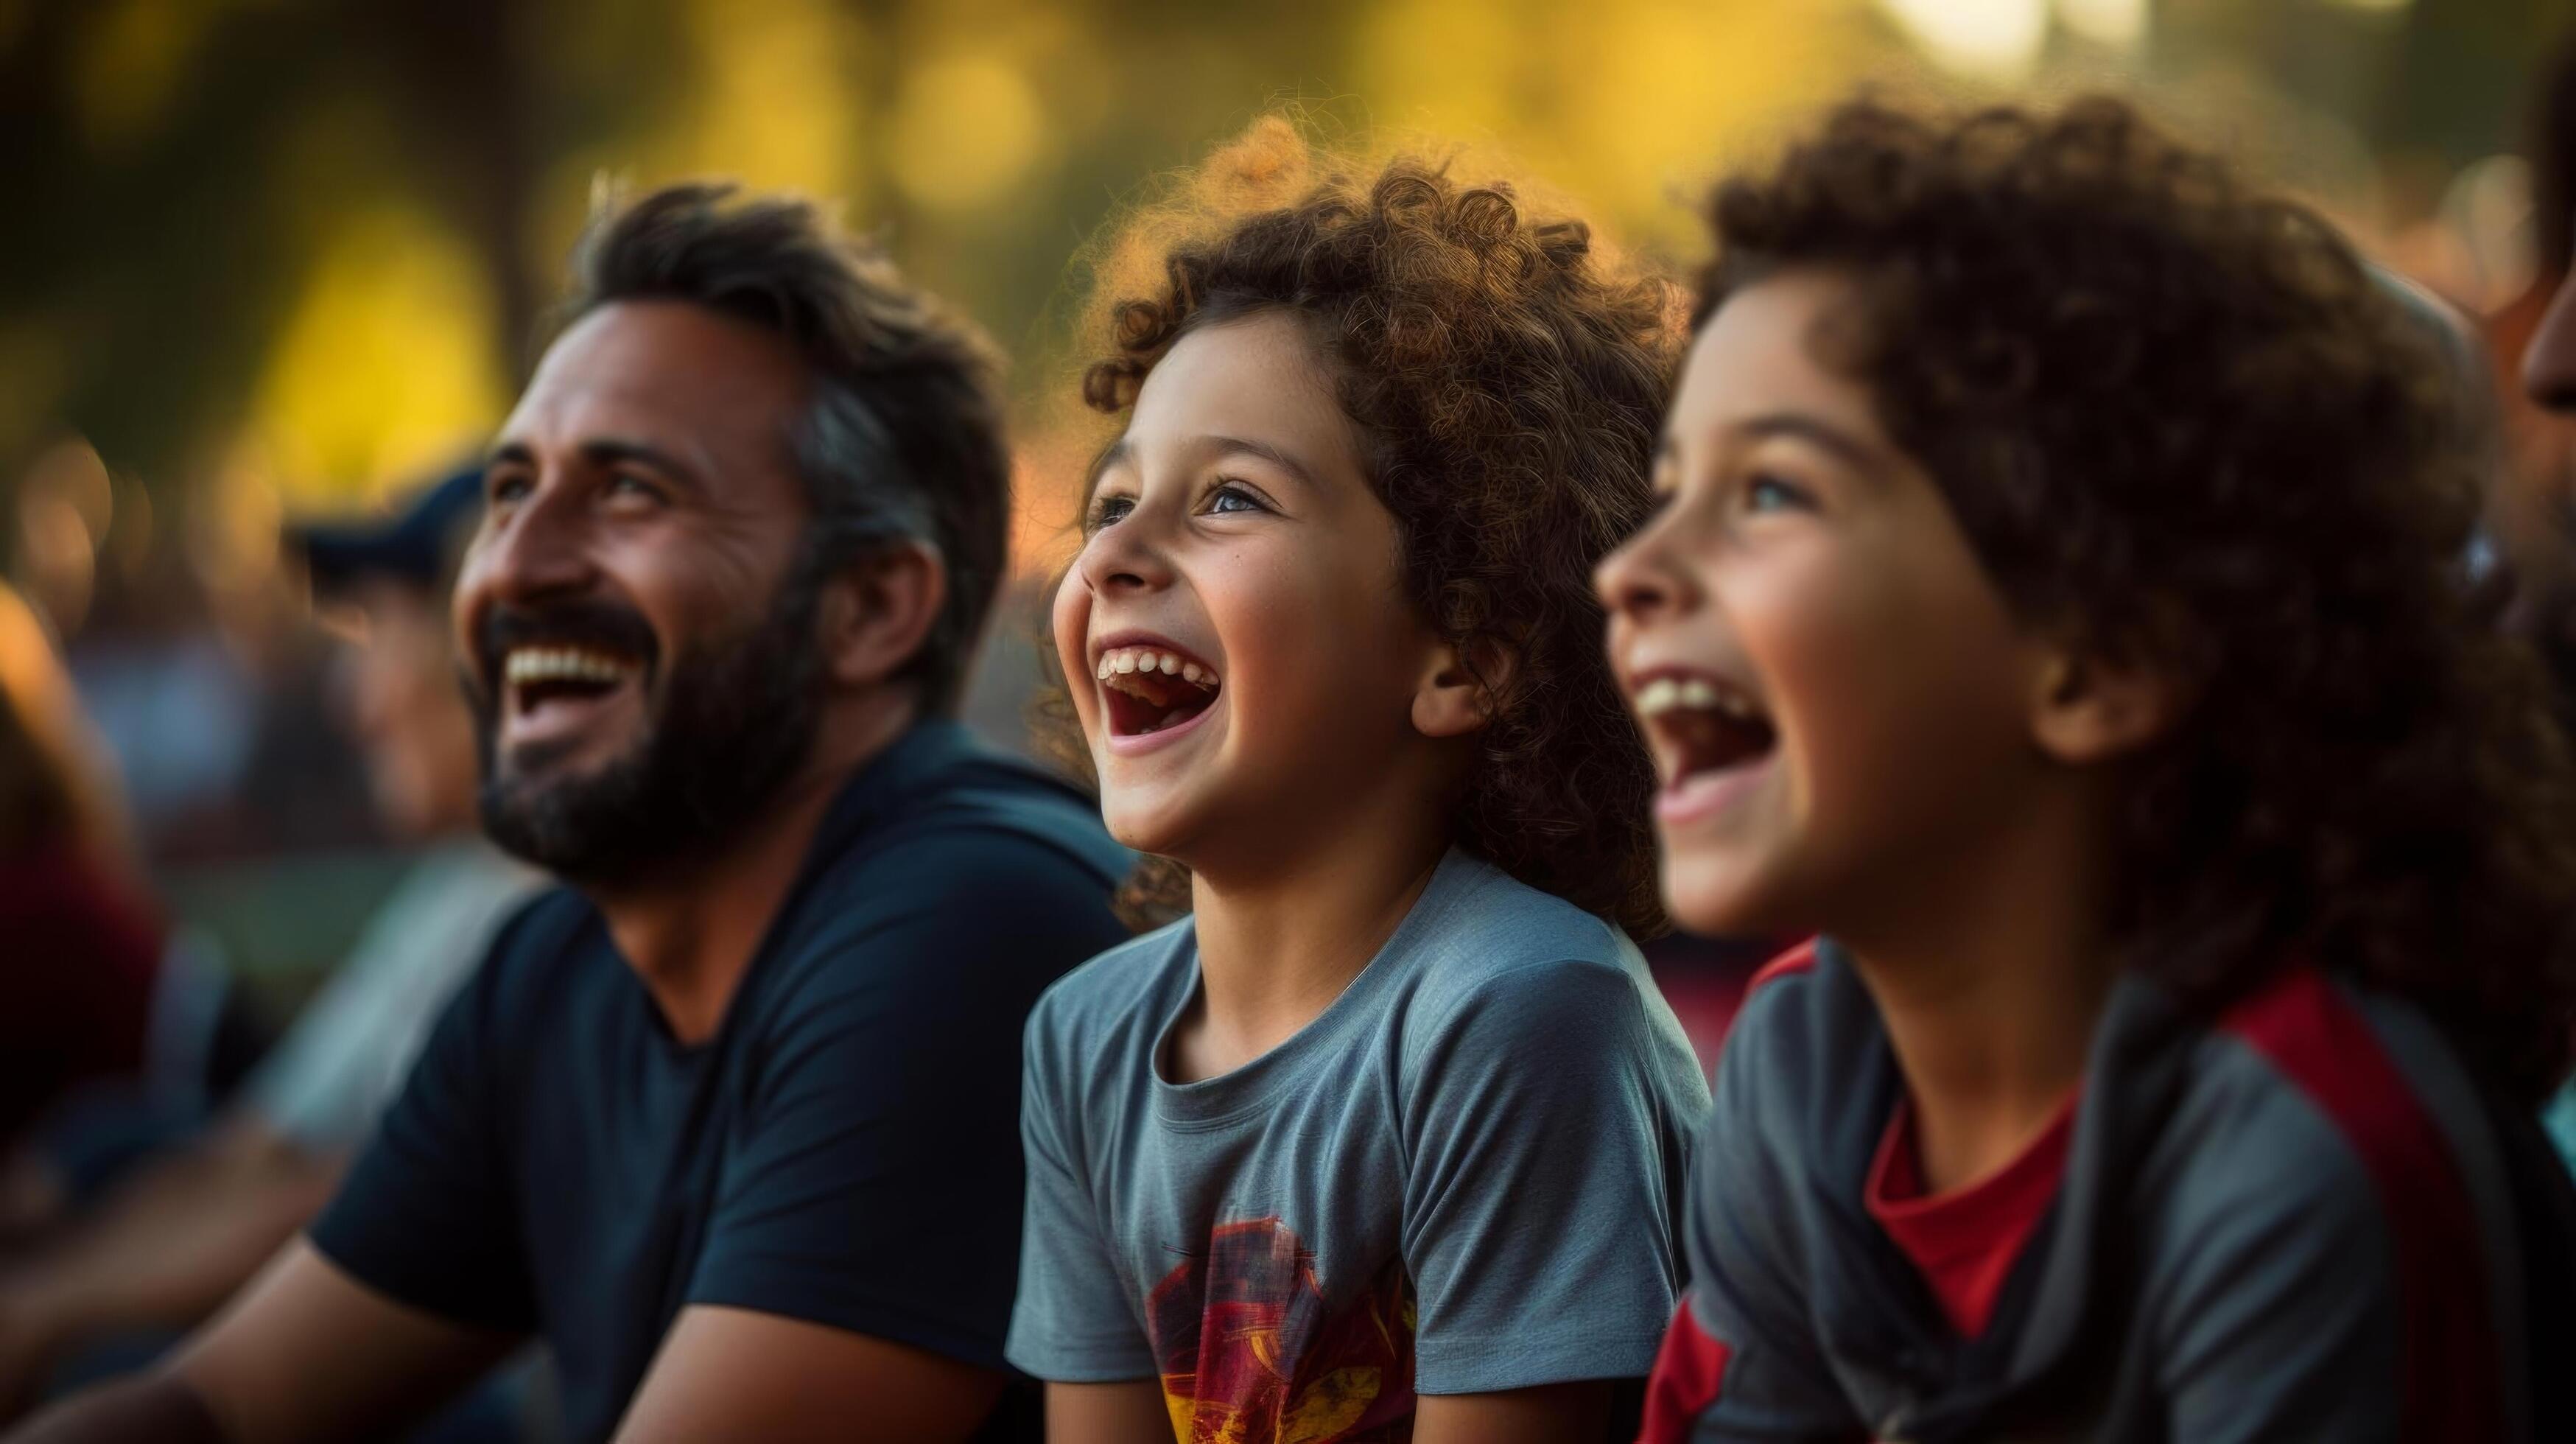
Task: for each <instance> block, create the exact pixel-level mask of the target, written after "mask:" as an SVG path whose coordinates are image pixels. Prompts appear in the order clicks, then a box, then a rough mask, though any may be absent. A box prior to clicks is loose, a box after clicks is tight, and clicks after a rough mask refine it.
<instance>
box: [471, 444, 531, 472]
mask: <svg viewBox="0 0 2576 1444" xmlns="http://www.w3.org/2000/svg"><path fill="white" fill-rule="evenodd" d="M536 460H537V456H536V453H535V452H533V451H530V450H528V444H527V443H526V442H524V441H504V442H500V443H498V444H497V445H495V446H494V447H493V448H492V449H491V450H489V451H486V452H484V453H483V469H484V470H485V471H490V470H491V469H492V468H493V467H496V466H499V465H501V464H502V463H503V462H508V463H509V464H510V465H512V466H533V465H535V464H536Z"/></svg>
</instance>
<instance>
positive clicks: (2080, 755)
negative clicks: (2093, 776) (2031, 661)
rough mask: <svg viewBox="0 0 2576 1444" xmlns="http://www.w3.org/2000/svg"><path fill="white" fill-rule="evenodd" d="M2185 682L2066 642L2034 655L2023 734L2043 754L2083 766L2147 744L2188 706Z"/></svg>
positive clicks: (2188, 689)
mask: <svg viewBox="0 0 2576 1444" xmlns="http://www.w3.org/2000/svg"><path fill="white" fill-rule="evenodd" d="M2194 690H2195V689H2194V688H2192V687H2191V686H2190V685H2189V684H2187V683H2186V682H2184V681H2182V680H2181V679H2180V678H2178V677H2177V676H2176V675H2175V674H2174V673H2173V672H2172V671H2171V670H2170V669H2168V668H2164V667H2158V666H2154V665H2151V664H2149V663H2148V662H2146V661H2145V660H2143V659H2136V658H2126V659H2124V658H2119V657H2113V656H2109V655H2106V654H2104V653H2102V652H2098V651H2091V650H2078V649H2076V648H2074V647H2053V648H2051V649H2050V650H2049V651H2048V652H2047V653H2046V654H2045V655H2044V656H2042V657H2041V658H2040V660H2039V666H2038V668H2037V673H2036V676H2035V679H2034V685H2033V688H2032V694H2033V695H2032V698H2031V715H2030V730H2031V740H2032V741H2034V742H2037V743H2038V744H2039V750H2040V751H2042V752H2044V753H2046V754H2047V755H2048V756H2049V757H2050V758H2051V759H2053V760H2055V761H2058V762H2063V763H2065V764H2067V765H2069V766H2074V767H2083V766H2089V765H2092V764H2094V763H2100V762H2110V761H2114V760H2116V759H2118V758H2121V757H2125V756H2127V755H2128V754H2130V753H2132V752H2136V751H2138V750H2139V749H2141V748H2144V747H2146V746H2148V745H2149V744H2151V743H2153V742H2154V741H2155V740H2156V739H2157V738H2159V737H2162V736H2163V735H2164V734H2165V733H2166V732H2167V731H2168V730H2170V729H2171V728H2172V727H2173V725H2174V724H2175V722H2177V721H2178V720H2180V718H2181V716H2182V714H2183V712H2184V711H2185V710H2187V709H2188V708H2189V706H2190V705H2191V699H2192V693H2193V692H2194Z"/></svg>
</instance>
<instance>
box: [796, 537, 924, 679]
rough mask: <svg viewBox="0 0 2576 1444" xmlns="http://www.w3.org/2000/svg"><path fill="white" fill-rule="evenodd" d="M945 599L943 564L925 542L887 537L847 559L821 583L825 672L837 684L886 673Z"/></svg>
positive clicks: (907, 656)
mask: <svg viewBox="0 0 2576 1444" xmlns="http://www.w3.org/2000/svg"><path fill="white" fill-rule="evenodd" d="M947 600H948V566H947V564H946V563H945V562H943V561H941V560H940V557H939V549H938V548H937V547H934V546H932V545H931V544H930V543H928V542H925V541H915V540H905V541H898V542H891V543H888V544H887V545H885V546H881V547H878V548H875V549H874V550H872V551H870V552H868V553H867V554H866V555H864V556H861V557H860V558H859V559H857V560H856V561H853V562H851V563H850V564H849V565H848V566H845V567H843V568H842V569H841V570H840V571H839V572H837V573H835V574H834V575H833V577H832V579H831V581H829V582H828V583H826V584H825V585H824V588H823V599H822V615H821V618H820V620H819V623H818V626H819V629H820V631H821V634H822V635H821V638H820V641H821V643H822V647H823V667H824V670H825V673H826V675H828V676H829V677H830V678H831V679H832V680H833V681H834V682H836V683H838V684H840V685H841V686H844V687H872V686H875V685H877V684H878V683H880V682H883V681H885V680H886V679H887V678H889V677H892V676H894V675H895V674H896V673H898V672H900V671H902V670H903V669H904V667H905V666H906V665H907V664H909V663H910V662H911V661H912V659H913V656H914V655H915V654H916V653H918V652H919V651H920V650H921V644H922V640H923V639H924V638H926V637H928V636H929V635H930V629H931V628H932V627H934V626H936V625H937V624H938V622H939V611H940V608H941V606H942V605H944V604H945V603H946V602H947Z"/></svg>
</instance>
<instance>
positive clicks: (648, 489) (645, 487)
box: [608, 471, 662, 501]
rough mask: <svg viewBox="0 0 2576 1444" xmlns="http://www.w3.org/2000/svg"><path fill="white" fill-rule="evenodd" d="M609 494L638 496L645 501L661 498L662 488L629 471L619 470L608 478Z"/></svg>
mask: <svg viewBox="0 0 2576 1444" xmlns="http://www.w3.org/2000/svg"><path fill="white" fill-rule="evenodd" d="M608 494H609V495H610V496H631V497H640V498H642V499H644V500H646V501H659V500H661V499H662V488H660V487H658V486H655V485H654V484H653V483H651V482H649V481H646V480H645V479H644V478H642V477H640V476H636V475H634V474H633V473H631V472H622V471H621V472H619V473H618V474H617V475H615V476H612V477H610V478H609V479H608Z"/></svg>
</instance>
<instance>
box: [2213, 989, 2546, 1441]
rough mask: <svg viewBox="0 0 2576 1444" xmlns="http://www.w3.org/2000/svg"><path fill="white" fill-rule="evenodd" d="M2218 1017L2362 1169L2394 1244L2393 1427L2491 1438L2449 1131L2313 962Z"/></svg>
mask: <svg viewBox="0 0 2576 1444" xmlns="http://www.w3.org/2000/svg"><path fill="white" fill-rule="evenodd" d="M2222 1026H2224V1027H2225V1028H2226V1029H2227V1030H2228V1031H2230V1032H2233V1033H2235V1034H2236V1035H2237V1036H2238V1037H2240V1038H2242V1039H2244V1040H2245V1041H2246V1042H2247V1043H2248V1044H2250V1045H2252V1046H2253V1047H2254V1048H2255V1049H2257V1050H2258V1051H2260V1052H2261V1053H2262V1054H2263V1055H2264V1056H2265V1057H2267V1058H2269V1059H2270V1060H2271V1061H2272V1063H2273V1066H2275V1067H2277V1068H2279V1069H2280V1070H2281V1072H2282V1073H2283V1074H2285V1075H2287V1076H2288V1077H2289V1078H2290V1080H2291V1081H2292V1082H2294V1083H2296V1084H2297V1085H2298V1087H2299V1088H2300V1089H2301V1090H2302V1091H2303V1092H2305V1093H2306V1094H2307V1095H2308V1096H2309V1098H2311V1099H2312V1100H2314V1101H2315V1103H2316V1104H2317V1106H2318V1107H2319V1108H2320V1109H2322V1110H2323V1111H2324V1112H2325V1114H2326V1116H2327V1117H2329V1118H2331V1119H2332V1120H2334V1123H2335V1125H2336V1126H2337V1127H2338V1128H2339V1129H2341V1130H2342V1133H2343V1136H2344V1139H2345V1141H2346V1142H2347V1143H2349V1144H2350V1145H2351V1146H2352V1149H2353V1151H2354V1152H2355V1153H2356V1154H2358V1155H2359V1156H2360V1158H2361V1161H2362V1166H2363V1167H2364V1168H2365V1169H2366V1170H2367V1171H2368V1172H2369V1174H2370V1178H2371V1182H2372V1184H2373V1186H2374V1187H2375V1189H2376V1191H2377V1193H2378V1195H2379V1203H2380V1210H2381V1212H2382V1214H2383V1215H2384V1216H2385V1217H2386V1218H2387V1220H2388V1227H2389V1230H2390V1232H2391V1233H2392V1234H2393V1235H2394V1237H2393V1238H2392V1240H2391V1242H2392V1244H2393V1245H2394V1247H2395V1250H2396V1255H2397V1286H2398V1291H2399V1298H2398V1313H2399V1317H2400V1318H2401V1320H2402V1321H2403V1322H2402V1327H2403V1329H2404V1333H2403V1335H2402V1339H2403V1347H2404V1349H2405V1355H2406V1357H2405V1358H2404V1360H2402V1361H2401V1363H2400V1369H2401V1371H2402V1377H2401V1379H2400V1381H2399V1383H2400V1398H2401V1400H2402V1403H2401V1405H2400V1409H2399V1414H2398V1425H2399V1428H2398V1435H2399V1437H2400V1438H2402V1439H2406V1440H2409V1441H2415V1440H2460V1439H2495V1438H2501V1437H2502V1436H2503V1432H2504V1428H2503V1420H2502V1418H2501V1417H2500V1415H2499V1413H2498V1411H2497V1408H2496V1391H2497V1389H2498V1388H2499V1387H2500V1386H2501V1385H2502V1382H2503V1380H2502V1377H2501V1372H2500V1364H2499V1358H2498V1351H2497V1348H2496V1339H2495V1325H2494V1318H2493V1316H2492V1315H2491V1314H2490V1313H2489V1312H2488V1308H2487V1292H2486V1286H2487V1279H2486V1273H2485V1271H2484V1270H2483V1269H2482V1268H2480V1267H2479V1266H2478V1265H2477V1263H2476V1261H2475V1256H2474V1246H2475V1243H2476V1240H2477V1237H2478V1229H2477V1222H2476V1214H2475V1211H2474V1210H2473V1209H2472V1208H2471V1206H2470V1203H2469V1195H2468V1188H2467V1185H2466V1184H2465V1183H2464V1182H2463V1181H2462V1179H2461V1177H2460V1172H2459V1164H2458V1161H2457V1160H2456V1159H2455V1158H2453V1157H2452V1154H2451V1149H2450V1145H2449V1143H2448V1142H2447V1141H2446V1140H2445V1139H2444V1138H2443V1136H2442V1133H2441V1130H2440V1128H2439V1127H2437V1126H2436V1125H2435V1124H2434V1122H2433V1120H2432V1117H2431V1115H2430V1114H2428V1113H2426V1112H2425V1110H2424V1107H2423V1105H2422V1104H2421V1103H2420V1102H2418V1101H2417V1100H2416V1097H2415V1094H2414V1090H2413V1089H2412V1088H2411V1087H2409V1086H2408V1084H2407V1082H2406V1077H2405V1075H2404V1074H2403V1073H2401V1072H2400V1071H2398V1068H2397V1064H2396V1063H2395V1062H2394V1061H2393V1060H2392V1059H2390V1057H2389V1056H2388V1054H2387V1052H2386V1051H2385V1050H2384V1049H2383V1048H2382V1047H2381V1046H2380V1042H2379V1035H2378V1034H2377V1033H2376V1032H2374V1031H2372V1029H2371V1026H2370V1023H2369V1021H2368V1020H2367V1019H2365V1018H2363V1017H2362V1016H2361V1014H2360V1012H2359V1010H2357V1009H2355V1008H2354V1007H2353V1006H2352V1004H2351V1003H2350V1002H2349V1001H2348V1000H2347V999H2345V998H2344V996H2343V995H2342V994H2341V993H2339V992H2337V991H2336V990H2335V988H2334V986H2333V985H2332V984H2331V983H2329V982H2327V981H2326V979H2325V976H2324V975H2323V974H2321V973H2319V972H2318V971H2317V970H2316V969H2315V968H2314V967H2313V966H2299V967H2292V968H2288V969H2285V970H2283V972H2282V974H2281V976H2280V977H2279V978H2277V979H2275V980H2273V981H2272V982H2270V983H2267V984H2265V985H2264V987H2263V988H2262V989H2261V990H2260V991H2258V992H2256V993H2255V994H2253V995H2252V996H2251V997H2248V998H2247V999H2245V1000H2244V1001H2243V1002H2241V1003H2239V1004H2237V1005H2236V1006H2235V1007H2234V1008H2232V1009H2230V1010H2229V1012H2228V1014H2227V1017H2226V1018H2225V1020H2224V1021H2223V1025H2222ZM2464 1255H2465V1256H2464Z"/></svg>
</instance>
